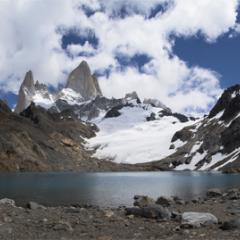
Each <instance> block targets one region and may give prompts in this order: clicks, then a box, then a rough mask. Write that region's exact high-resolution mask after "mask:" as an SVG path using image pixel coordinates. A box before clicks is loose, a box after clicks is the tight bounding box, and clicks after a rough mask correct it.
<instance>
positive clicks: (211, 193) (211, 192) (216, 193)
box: [207, 188, 223, 198]
mask: <svg viewBox="0 0 240 240" xmlns="http://www.w3.org/2000/svg"><path fill="white" fill-rule="evenodd" d="M222 195H223V194H222V191H221V190H220V189H219V188H211V189H208V191H207V196H208V197H210V198H215V197H221V196H222Z"/></svg>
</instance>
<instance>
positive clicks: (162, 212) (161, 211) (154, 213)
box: [126, 204, 171, 220]
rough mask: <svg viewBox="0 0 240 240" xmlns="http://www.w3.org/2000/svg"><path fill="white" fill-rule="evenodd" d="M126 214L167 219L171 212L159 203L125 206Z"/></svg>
mask: <svg viewBox="0 0 240 240" xmlns="http://www.w3.org/2000/svg"><path fill="white" fill-rule="evenodd" d="M126 215H134V216H136V217H144V218H153V219H161V220H169V219H170V218H171V212H170V211H169V210H168V209H167V208H164V207H162V206H160V205H156V204H153V205H149V206H147V207H142V208H138V207H133V208H126Z"/></svg>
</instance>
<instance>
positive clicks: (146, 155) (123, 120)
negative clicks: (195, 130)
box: [87, 106, 193, 164]
mask: <svg viewBox="0 0 240 240" xmlns="http://www.w3.org/2000/svg"><path fill="white" fill-rule="evenodd" d="M160 110H161V109H159V108H158V109H156V108H152V107H151V108H148V109H143V108H142V107H139V106H135V107H125V108H123V109H122V110H120V112H121V116H119V117H117V118H108V119H103V120H101V121H98V122H96V123H97V125H98V127H99V128H100V131H99V132H98V133H97V136H96V137H95V138H92V139H90V140H89V142H88V145H87V146H88V147H90V148H97V150H96V153H95V156H96V157H98V158H109V159H111V160H113V161H115V162H117V163H129V164H134V163H143V162H149V161H154V160H160V159H162V158H164V157H166V156H168V155H170V154H171V153H173V152H174V151H176V150H174V149H172V150H170V149H169V147H170V145H171V139H172V137H173V135H174V134H175V132H176V131H178V130H180V129H182V128H183V127H185V126H187V125H190V124H192V123H193V122H188V123H180V122H179V120H178V119H176V118H175V117H171V116H168V117H167V116H165V117H162V118H161V119H159V120H155V121H150V122H147V121H146V117H147V116H149V115H150V114H151V112H156V111H160Z"/></svg>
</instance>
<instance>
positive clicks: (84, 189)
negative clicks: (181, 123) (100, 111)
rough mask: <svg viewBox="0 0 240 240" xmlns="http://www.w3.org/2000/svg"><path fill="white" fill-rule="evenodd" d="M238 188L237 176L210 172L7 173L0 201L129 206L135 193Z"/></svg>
mask: <svg viewBox="0 0 240 240" xmlns="http://www.w3.org/2000/svg"><path fill="white" fill-rule="evenodd" d="M212 187H220V188H223V189H224V188H232V187H240V174H229V175H225V174H220V173H209V172H205V173H204V172H124V173H122V172H121V173H115V172H112V173H71V172H62V173H10V174H0V198H4V197H8V198H12V199H15V200H16V202H17V203H18V204H20V205H23V204H26V203H27V202H29V201H36V202H38V203H41V204H44V205H48V206H54V205H69V204H75V203H79V204H91V205H98V206H111V207H116V206H119V205H126V206H127V205H131V204H132V198H133V196H134V195H135V194H140V195H141V194H144V195H149V196H151V197H154V198H157V197H159V196H161V195H164V196H175V195H177V196H179V197H182V198H184V199H190V198H193V197H197V196H202V195H203V194H205V192H206V190H207V189H208V188H212Z"/></svg>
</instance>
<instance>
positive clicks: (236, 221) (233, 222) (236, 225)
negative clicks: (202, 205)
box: [220, 218, 240, 230]
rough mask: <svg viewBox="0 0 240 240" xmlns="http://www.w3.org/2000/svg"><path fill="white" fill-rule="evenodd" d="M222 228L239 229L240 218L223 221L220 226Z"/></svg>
mask: <svg viewBox="0 0 240 240" xmlns="http://www.w3.org/2000/svg"><path fill="white" fill-rule="evenodd" d="M220 228H221V229H222V230H234V229H240V218H237V219H233V220H230V221H228V222H224V223H223V225H222V226H221V227H220Z"/></svg>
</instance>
